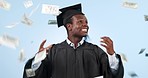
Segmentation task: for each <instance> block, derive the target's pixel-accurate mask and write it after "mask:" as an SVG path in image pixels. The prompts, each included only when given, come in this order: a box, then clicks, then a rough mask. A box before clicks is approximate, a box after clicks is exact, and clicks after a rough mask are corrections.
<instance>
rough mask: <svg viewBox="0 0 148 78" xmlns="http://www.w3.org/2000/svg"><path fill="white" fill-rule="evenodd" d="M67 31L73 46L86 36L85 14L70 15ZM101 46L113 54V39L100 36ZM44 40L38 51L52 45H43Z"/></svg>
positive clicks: (86, 23)
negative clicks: (70, 19)
mask: <svg viewBox="0 0 148 78" xmlns="http://www.w3.org/2000/svg"><path fill="white" fill-rule="evenodd" d="M66 27H67V31H68V39H69V40H70V41H71V42H72V43H74V44H75V47H76V46H77V44H78V43H79V42H80V41H81V40H82V38H83V37H85V36H87V34H88V29H89V27H88V22H87V18H86V17H85V15H82V14H77V15H74V16H72V23H68V24H66ZM101 39H102V40H101V41H100V42H101V46H103V47H105V48H106V51H107V53H108V54H110V55H113V54H114V52H115V51H114V47H113V41H112V40H111V39H110V38H109V37H107V36H104V37H101ZM45 42H46V40H44V41H43V42H42V43H41V45H40V48H39V52H40V51H43V50H44V49H46V50H48V49H49V48H51V47H52V45H49V46H48V47H45V48H44V47H43V46H44V44H45Z"/></svg>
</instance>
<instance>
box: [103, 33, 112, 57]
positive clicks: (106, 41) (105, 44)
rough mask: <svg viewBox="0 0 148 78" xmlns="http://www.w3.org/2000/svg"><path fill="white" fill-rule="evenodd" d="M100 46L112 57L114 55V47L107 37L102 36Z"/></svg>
mask: <svg viewBox="0 0 148 78" xmlns="http://www.w3.org/2000/svg"><path fill="white" fill-rule="evenodd" d="M101 39H102V40H101V41H100V42H101V46H103V47H105V48H106V50H107V53H108V54H110V55H112V54H114V52H115V51H114V46H113V41H112V40H111V39H110V38H109V37H107V36H104V37H101Z"/></svg>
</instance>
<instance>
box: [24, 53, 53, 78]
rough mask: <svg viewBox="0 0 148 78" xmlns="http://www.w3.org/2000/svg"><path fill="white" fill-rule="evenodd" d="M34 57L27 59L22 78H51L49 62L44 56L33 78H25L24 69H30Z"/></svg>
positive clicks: (31, 77) (47, 57)
mask: <svg viewBox="0 0 148 78" xmlns="http://www.w3.org/2000/svg"><path fill="white" fill-rule="evenodd" d="M48 52H49V51H48ZM34 58H35V57H33V58H31V59H29V60H28V61H27V62H26V64H25V67H24V72H23V78H50V77H51V62H50V60H49V55H47V56H46V58H45V59H44V60H42V61H41V64H40V66H39V68H38V69H36V70H35V71H33V72H34V75H33V76H30V77H27V72H26V69H31V66H32V61H33V60H34Z"/></svg>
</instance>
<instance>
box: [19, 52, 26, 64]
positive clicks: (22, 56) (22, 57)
mask: <svg viewBox="0 0 148 78" xmlns="http://www.w3.org/2000/svg"><path fill="white" fill-rule="evenodd" d="M19 61H20V62H23V61H25V51H24V49H21V51H20V54H19Z"/></svg>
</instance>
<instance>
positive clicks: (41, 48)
mask: <svg viewBox="0 0 148 78" xmlns="http://www.w3.org/2000/svg"><path fill="white" fill-rule="evenodd" d="M45 42H46V40H43V42H42V43H41V45H40V48H39V51H41V50H43V49H44V47H43V46H44V44H45Z"/></svg>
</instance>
